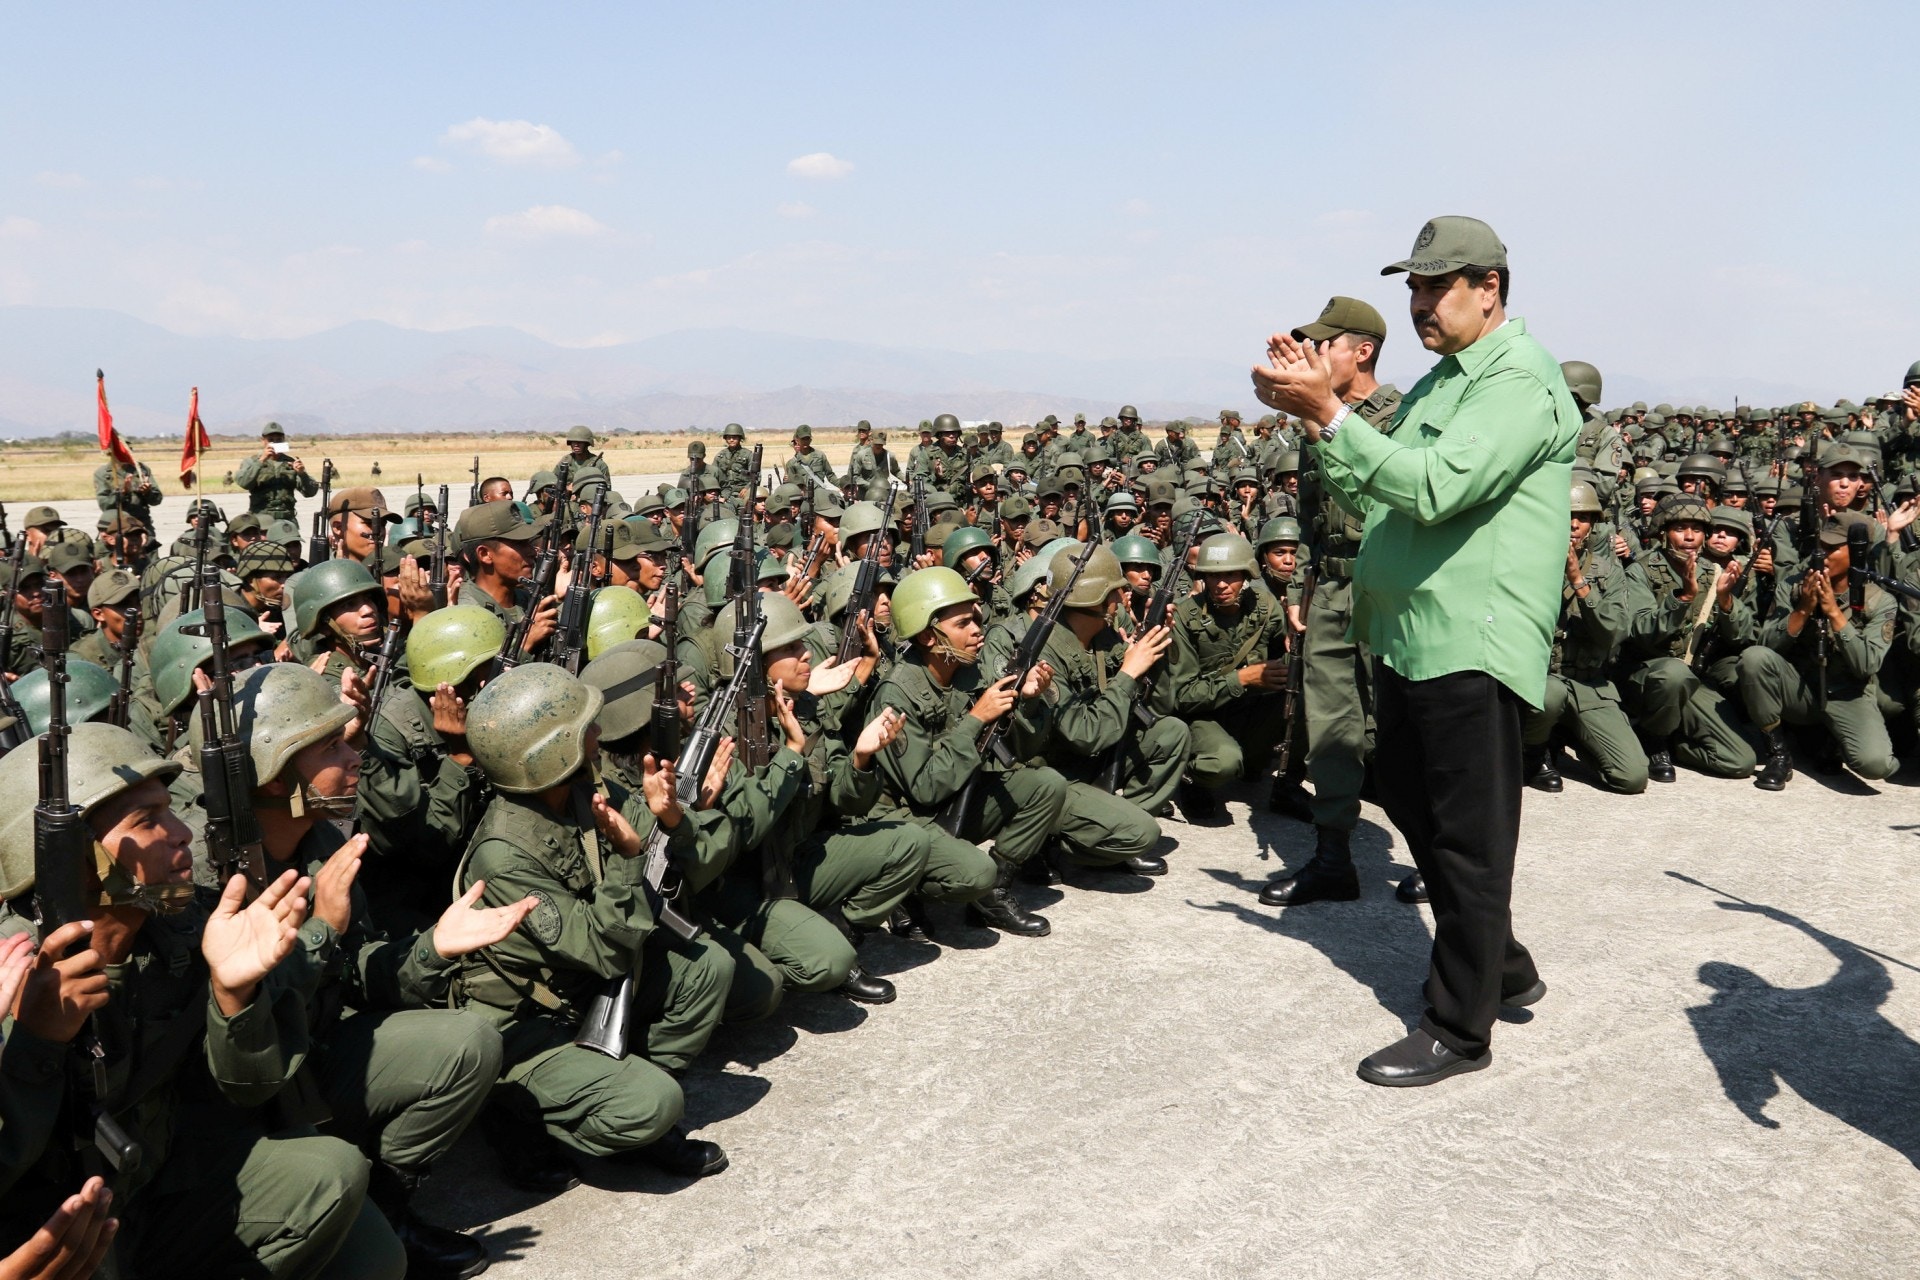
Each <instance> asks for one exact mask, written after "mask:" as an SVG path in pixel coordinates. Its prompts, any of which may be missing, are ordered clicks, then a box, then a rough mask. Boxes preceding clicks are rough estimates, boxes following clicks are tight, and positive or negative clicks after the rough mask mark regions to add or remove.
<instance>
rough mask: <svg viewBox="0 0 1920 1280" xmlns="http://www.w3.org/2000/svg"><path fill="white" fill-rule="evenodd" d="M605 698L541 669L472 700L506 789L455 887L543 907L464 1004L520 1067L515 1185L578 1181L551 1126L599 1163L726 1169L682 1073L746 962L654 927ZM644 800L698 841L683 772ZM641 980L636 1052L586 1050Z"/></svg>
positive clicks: (491, 776) (463, 977)
mask: <svg viewBox="0 0 1920 1280" xmlns="http://www.w3.org/2000/svg"><path fill="white" fill-rule="evenodd" d="M601 703H602V695H601V693H600V691H599V690H598V689H594V688H591V687H590V686H588V685H586V684H584V683H582V682H581V681H580V680H578V679H576V678H575V677H573V676H570V675H568V674H567V673H566V672H565V671H563V670H561V669H560V668H559V667H554V666H549V665H546V664H544V663H527V664H525V665H522V666H518V667H515V668H514V669H512V670H511V671H508V672H505V673H504V674H502V675H501V676H500V677H499V678H498V679H496V680H494V681H493V682H492V683H491V684H489V685H488V686H487V687H486V688H485V689H483V690H481V692H480V694H479V696H478V697H476V698H475V699H474V700H473V703H472V705H471V706H470V707H469V708H468V712H467V719H468V741H469V742H470V743H471V744H472V747H473V754H474V760H475V763H477V764H478V765H479V766H480V767H481V769H482V770H484V771H485V773H486V775H487V778H488V780H489V781H490V782H491V783H492V785H493V788H494V791H495V792H496V794H495V797H494V800H493V802H492V803H491V804H490V805H488V806H487V811H486V813H485V815H484V816H482V818H481V819H480V825H479V828H478V829H477V830H476V831H475V833H474V837H473V843H472V844H471V845H470V846H468V849H467V852H466V856H465V857H464V858H463V859H462V860H461V866H460V871H459V874H458V878H457V879H456V881H455V887H456V889H457V890H459V891H461V892H465V891H466V890H468V889H470V888H472V887H473V886H474V885H476V884H480V883H483V882H484V884H485V885H486V888H485V890H484V891H483V892H482V894H481V897H480V901H481V902H482V903H485V904H487V905H489V906H504V905H507V904H509V903H514V902H518V901H520V900H521V899H523V898H526V897H528V896H534V897H537V898H538V899H539V902H538V904H537V905H536V906H535V907H534V908H533V910H532V912H531V913H530V914H529V915H528V916H527V918H526V920H525V921H524V922H522V924H521V925H520V927H519V928H518V929H517V930H515V931H514V933H513V934H511V935H510V936H509V937H508V938H506V939H505V940H504V941H503V942H501V943H499V944H497V945H495V946H492V947H488V948H485V949H484V950H481V951H478V952H475V953H473V954H472V955H470V956H468V957H466V959H465V963H464V966H463V968H462V970H461V973H460V976H459V978H458V980H457V981H456V983H455V986H454V993H455V1003H456V1004H457V1005H458V1006H459V1007H462V1008H467V1009H472V1010H475V1011H477V1012H480V1013H483V1014H485V1015H486V1016H487V1017H488V1018H490V1019H491V1020H492V1021H493V1023H494V1025H495V1026H497V1027H498V1028H499V1030H500V1033H501V1037H502V1040H503V1042H504V1045H505V1050H506V1054H505V1060H506V1070H505V1074H504V1075H503V1076H502V1078H501V1082H500V1087H499V1089H498V1090H497V1091H496V1101H498V1102H499V1103H500V1104H501V1108H502V1110H501V1113H500V1115H499V1116H498V1117H497V1118H495V1119H493V1120H491V1121H490V1128H491V1130H492V1132H491V1135H490V1136H491V1137H492V1138H493V1139H494V1141H495V1142H496V1144H499V1145H503V1146H509V1147H510V1148H511V1149H512V1151H513V1152H514V1157H513V1161H512V1162H511V1163H510V1164H508V1165H506V1166H505V1169H504V1171H505V1172H506V1173H507V1175H508V1176H509V1178H510V1179H515V1180H525V1178H526V1176H527V1175H529V1174H532V1173H536V1172H537V1173H539V1174H540V1175H542V1178H543V1179H545V1178H552V1179H554V1180H556V1181H565V1179H566V1173H565V1163H566V1162H565V1161H564V1159H560V1158H556V1156H555V1153H553V1152H552V1151H551V1150H550V1149H549V1148H548V1146H547V1144H546V1143H544V1142H542V1141H541V1137H540V1135H541V1134H542V1133H544V1134H545V1135H546V1136H547V1137H548V1138H551V1139H553V1140H555V1141H557V1142H559V1143H562V1144H564V1145H565V1146H567V1147H570V1148H572V1149H573V1150H576V1151H581V1152H584V1153H586V1154H588V1155H597V1156H606V1157H610V1158H613V1159H616V1160H622V1159H639V1160H641V1161H644V1162H647V1163H651V1164H654V1165H656V1166H657V1167H660V1168H663V1169H666V1170H668V1171H670V1172H673V1173H676V1174H679V1175H681V1176H684V1177H702V1176H705V1175H707V1174H712V1173H718V1172H720V1171H721V1170H722V1169H724V1168H725V1167H726V1163H727V1160H726V1156H725V1154H724V1153H723V1152H721V1150H720V1148H719V1147H718V1146H716V1145H715V1144H713V1143H711V1142H699V1141H695V1140H692V1139H690V1138H688V1137H687V1136H686V1134H685V1133H684V1131H682V1130H681V1129H680V1128H679V1127H678V1123H679V1120H680V1116H681V1113H682V1111H683V1110H684V1108H685V1102H684V1098H683V1095H682V1094H681V1091H680V1085H679V1084H678V1083H677V1082H676V1081H675V1080H674V1077H673V1074H672V1073H675V1072H679V1071H683V1070H685V1069H686V1067H687V1066H688V1065H689V1064H690V1063H691V1062H692V1061H693V1059H694V1058H695V1057H696V1056H697V1055H698V1054H699V1053H700V1051H701V1050H702V1049H703V1048H705V1047H706V1043H707V1039H708V1037H709V1036H710V1035H711V1034H712V1033H713V1028H714V1026H715V1024H717V1023H718V1022H719V1020H720V1014H721V1010H722V1008H723V1007H724V1005H725V1002H726V998H727V992H728V989H729V987H730V985H731V983H732V980H733V960H732V958H731V957H730V956H728V954H727V953H726V951H725V950H723V949H722V948H720V947H719V946H718V945H716V944H714V943H712V942H710V941H708V940H706V939H698V940H695V941H692V942H686V941H683V940H681V939H678V938H676V937H673V936H671V935H669V934H667V933H666V931H664V930H662V929H660V928H659V927H657V925H656V923H655V920H654V913H653V909H652V907H650V906H649V904H648V898H647V891H646V888H645V884H644V873H645V866H644V864H643V862H642V860H641V859H640V858H639V856H638V855H639V853H640V851H641V837H640V835H639V833H638V832H637V831H635V829H634V828H633V826H632V825H631V824H630V823H629V822H628V821H627V820H626V819H625V818H624V817H622V816H621V805H620V804H619V803H616V801H619V800H622V799H623V797H621V796H618V795H611V796H609V795H602V794H601V793H600V791H599V789H598V788H597V787H596V785H595V783H594V780H593V770H592V761H593V755H594V752H595V749H596V744H597V740H598V737H599V734H598V731H597V730H596V729H595V728H594V717H595V716H596V715H598V713H599V711H600V707H601ZM645 800H646V804H647V807H648V809H649V811H650V812H651V813H652V814H653V815H654V817H655V820H656V821H657V822H658V823H659V824H660V825H661V826H663V827H665V828H666V829H667V832H668V845H669V853H670V854H676V853H678V854H685V853H687V852H690V851H691V846H692V843H693V841H694V839H695V834H694V826H693V824H692V823H691V822H689V821H688V820H687V817H686V815H685V814H684V813H683V812H682V810H681V808H680V805H679V803H678V801H676V800H675V799H674V795H673V771H672V768H671V767H670V766H667V767H662V768H661V769H660V770H658V771H657V772H656V773H654V774H651V775H648V777H647V782H646V786H645ZM627 975H632V976H633V977H634V979H635V984H634V985H635V991H634V998H633V1003H632V1005H631V1006H630V1009H629V1017H630V1027H631V1035H630V1040H629V1045H628V1051H627V1053H626V1054H625V1055H624V1056H622V1057H619V1058H612V1057H606V1056H603V1055H601V1054H600V1053H597V1052H595V1051H594V1050H591V1049H585V1048H581V1047H579V1046H578V1045H575V1044H574V1043H573V1041H574V1037H575V1035H576V1034H577V1033H578V1032H579V1029H580V1023H581V1019H582V1017H583V1016H584V1015H585V1013H586V1011H587V1009H588V1007H589V1004H590V1002H591V1001H592V998H593V997H594V996H595V995H596V994H599V993H601V992H603V991H606V990H607V989H608V988H609V986H610V984H611V980H613V979H617V978H621V977H624V976H627Z"/></svg>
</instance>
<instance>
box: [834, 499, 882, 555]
mask: <svg viewBox="0 0 1920 1280" xmlns="http://www.w3.org/2000/svg"><path fill="white" fill-rule="evenodd" d="M883 520H884V515H883V513H882V512H881V510H880V507H879V505H878V504H877V503H872V502H856V503H854V504H853V505H852V506H850V507H848V508H847V509H846V511H845V512H843V513H842V514H841V516H840V541H841V543H842V544H843V545H844V544H845V543H846V542H847V541H848V540H849V539H852V538H857V537H859V536H860V535H861V534H863V533H872V532H874V531H875V530H877V529H879V528H880V527H881V524H882V523H883Z"/></svg>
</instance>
